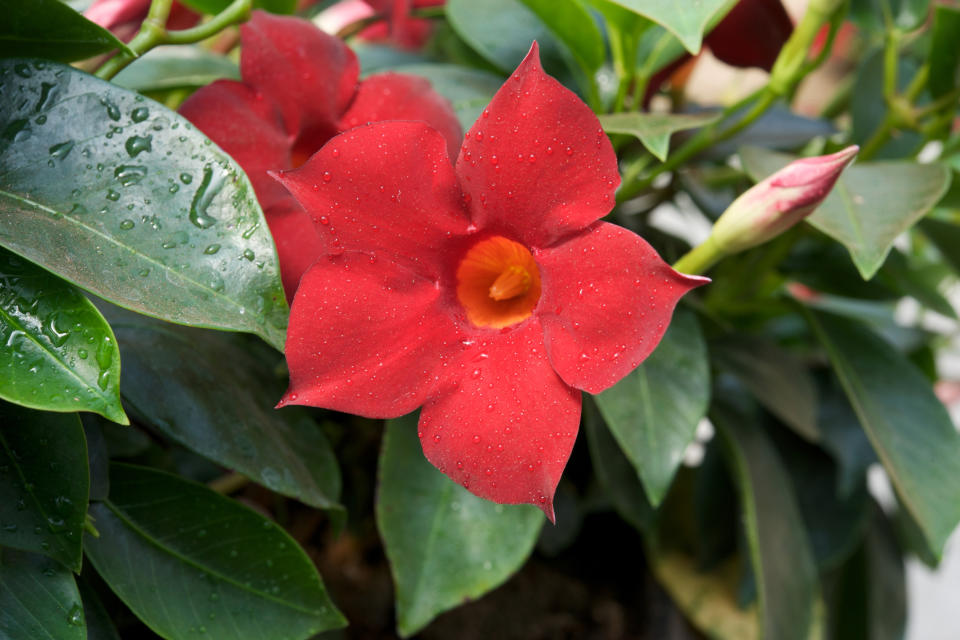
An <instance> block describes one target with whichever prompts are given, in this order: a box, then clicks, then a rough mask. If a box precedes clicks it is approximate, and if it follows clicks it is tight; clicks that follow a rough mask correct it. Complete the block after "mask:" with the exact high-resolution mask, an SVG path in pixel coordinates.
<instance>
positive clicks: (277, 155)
mask: <svg viewBox="0 0 960 640" xmlns="http://www.w3.org/2000/svg"><path fill="white" fill-rule="evenodd" d="M241 43H242V47H243V48H242V53H241V57H240V73H241V75H242V77H243V81H242V82H236V81H233V80H218V81H217V82H214V83H213V84H211V85H209V86H206V87H203V88H202V89H200V90H199V91H197V92H196V93H195V94H193V95H192V96H191V97H190V98H189V99H188V100H187V101H186V102H184V103H183V106H181V107H180V112H181V113H182V114H183V115H184V116H186V117H187V118H188V119H189V120H190V121H191V122H193V123H194V124H195V125H196V126H197V128H199V129H200V130H201V131H203V132H204V133H205V134H207V136H209V137H210V138H211V139H212V140H213V141H214V142H216V143H217V144H218V145H220V147H221V148H223V150H224V151H226V152H227V153H229V154H230V155H231V156H232V157H233V158H234V159H235V160H236V161H237V162H239V163H240V166H242V167H243V169H244V171H246V173H247V175H248V176H249V177H250V181H251V182H252V183H253V188H254V190H255V191H256V193H257V199H258V200H259V201H260V206H261V207H263V210H264V213H265V214H266V217H267V223H268V224H269V225H270V231H271V232H272V233H273V237H274V240H275V241H276V243H277V251H278V253H279V255H280V269H281V272H282V276H283V285H284V289H285V290H286V292H287V297H288V298H292V297H293V292H294V291H295V290H296V288H297V283H298V282H299V281H300V276H301V275H302V274H303V272H304V271H306V270H307V268H308V267H309V266H310V265H311V264H312V263H313V261H314V260H316V259H317V257H318V256H319V255H321V254H322V253H324V251H325V249H324V243H323V241H322V240H321V238H320V237H319V236H318V235H317V232H316V230H315V229H314V226H313V224H312V223H311V222H310V218H309V216H307V215H305V214H304V212H303V209H302V208H301V207H300V205H299V204H298V203H297V202H296V200H294V199H293V198H292V197H291V196H290V195H289V194H288V193H287V192H286V190H284V188H283V187H282V186H280V185H279V184H277V183H276V182H275V181H274V180H272V179H271V178H270V177H269V176H268V175H267V172H268V171H273V170H276V171H279V170H283V169H291V168H293V167H297V166H299V165H301V164H303V162H304V161H306V159H307V158H309V157H310V155H311V154H312V153H313V152H315V151H316V150H317V149H319V148H320V147H321V146H323V144H324V143H325V142H327V140H329V139H330V138H331V137H333V136H335V135H336V134H338V133H340V132H341V131H344V130H346V129H350V128H352V127H355V126H357V125H360V124H365V123H367V122H375V121H379V120H423V121H426V122H428V123H430V124H431V125H432V126H433V127H435V128H436V129H437V130H438V131H440V132H441V134H442V135H443V136H444V137H445V139H446V141H447V145H448V146H449V149H450V151H451V153H454V152H455V151H456V149H457V148H458V146H459V144H460V140H461V137H462V136H461V131H460V124H459V122H457V119H456V116H455V114H454V113H453V109H452V107H451V106H450V103H449V102H448V101H447V100H446V99H445V98H443V97H442V96H440V94H438V93H436V92H435V91H434V90H433V89H432V88H431V87H430V83H429V82H427V81H426V80H425V79H423V78H419V77H416V76H410V75H405V74H399V73H378V74H374V75H371V76H369V77H367V78H366V79H365V80H363V81H362V82H358V78H359V72H360V69H359V65H358V63H357V57H356V56H355V55H354V53H353V52H352V51H351V50H350V49H349V48H348V47H347V46H346V45H345V44H343V42H342V41H341V40H339V39H338V38H335V37H333V36H330V35H327V34H325V33H323V32H322V31H320V30H319V29H317V28H316V27H314V26H313V25H312V24H310V23H309V22H307V21H305V20H300V19H297V18H284V17H279V16H274V15H270V14H268V13H264V12H262V11H254V12H253V17H252V18H251V19H250V21H249V22H247V23H246V24H244V25H243V26H242V27H241ZM319 179H320V180H321V181H322V177H321V178H319Z"/></svg>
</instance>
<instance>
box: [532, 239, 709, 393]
mask: <svg viewBox="0 0 960 640" xmlns="http://www.w3.org/2000/svg"><path fill="white" fill-rule="evenodd" d="M536 259H537V263H538V264H539V265H540V277H541V281H542V286H543V294H542V297H541V299H540V311H539V314H540V321H541V322H542V323H543V328H544V335H545V336H546V342H547V354H548V355H549V356H550V362H551V363H552V364H553V367H554V368H555V369H556V370H557V373H559V374H560V377H561V378H563V380H564V381H565V382H566V383H567V384H569V385H570V386H572V387H576V388H577V389H583V390H584V391H588V392H590V393H599V392H601V391H603V390H604V389H606V388H608V387H610V386H612V385H613V384H615V383H616V382H618V381H619V380H620V379H621V378H623V377H624V376H625V375H627V374H628V373H630V372H631V371H632V370H633V369H634V368H635V367H636V366H637V365H639V364H640V363H641V362H643V360H644V358H646V357H647V356H648V355H650V352H652V351H653V349H654V348H655V347H656V346H657V343H658V342H660V338H661V337H663V333H664V332H665V331H666V329H667V324H669V322H670V316H671V315H672V314H673V308H674V307H675V306H676V304H677V301H678V300H679V299H680V297H681V296H682V295H683V294H685V293H686V292H687V291H689V290H690V289H693V288H694V287H698V286H700V285H702V284H705V283H707V282H709V280H708V279H707V278H700V277H697V276H686V275H683V274H681V273H677V272H676V271H674V270H673V269H671V268H670V267H669V266H668V265H667V263H665V262H664V261H663V260H661V259H660V256H658V255H657V252H656V251H654V250H653V248H652V247H651V246H650V245H649V244H647V242H646V241H645V240H644V239H643V238H641V237H640V236H638V235H637V234H635V233H633V232H632V231H628V230H627V229H624V228H622V227H618V226H616V225H613V224H607V223H605V222H601V223H599V224H597V225H595V226H593V227H591V228H590V229H588V230H587V231H586V232H585V233H581V234H578V235H576V236H574V237H572V238H570V239H569V240H568V241H566V242H564V243H563V244H560V245H558V246H556V247H552V248H550V249H548V250H545V251H543V252H542V253H540V254H539V255H537V258H536Z"/></svg>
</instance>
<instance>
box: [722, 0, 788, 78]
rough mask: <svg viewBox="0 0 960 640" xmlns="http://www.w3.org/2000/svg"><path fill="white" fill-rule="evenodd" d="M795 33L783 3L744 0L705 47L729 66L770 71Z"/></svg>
mask: <svg viewBox="0 0 960 640" xmlns="http://www.w3.org/2000/svg"><path fill="white" fill-rule="evenodd" d="M792 33H793V22H792V21H791V20H790V16H789V15H787V12H786V10H785V9H784V8H783V5H782V4H781V3H780V0H740V2H738V3H737V4H736V5H735V6H734V7H733V9H731V10H730V13H728V14H727V15H726V17H725V18H724V19H723V20H721V21H720V24H718V25H717V26H716V27H715V28H714V30H713V31H711V32H710V35H708V36H707V37H706V39H705V44H706V45H707V46H708V47H710V50H711V51H712V52H713V55H715V56H717V58H719V59H720V60H723V61H724V62H726V63H727V64H730V65H733V66H735V67H760V68H761V69H766V70H767V71H769V70H770V69H772V68H773V63H774V62H775V61H776V59H777V56H778V55H779V54H780V49H781V48H782V47H783V45H784V43H785V42H786V41H787V39H789V38H790V34H792Z"/></svg>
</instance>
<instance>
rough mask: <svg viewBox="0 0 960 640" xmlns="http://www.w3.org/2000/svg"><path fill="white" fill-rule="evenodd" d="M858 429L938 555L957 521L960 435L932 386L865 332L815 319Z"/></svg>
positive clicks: (831, 320) (823, 316) (842, 322)
mask: <svg viewBox="0 0 960 640" xmlns="http://www.w3.org/2000/svg"><path fill="white" fill-rule="evenodd" d="M808 318H809V320H810V324H811V326H812V327H813V329H814V331H815V332H816V334H817V337H818V338H819V339H820V342H821V343H823V345H824V347H825V348H826V350H827V354H828V355H829V356H830V361H831V363H832V364H833V368H834V370H835V371H836V374H837V377H838V378H839V379H840V382H841V384H842V385H843V388H844V390H845V391H846V393H847V397H848V398H849V399H850V403H851V404H852V405H853V408H854V410H855V411H856V413H857V417H858V418H859V419H860V424H861V425H862V426H863V429H864V430H865V431H866V433H867V435H868V436H869V438H870V441H871V442H872V443H873V447H874V449H875V450H876V452H877V455H878V456H879V457H880V461H881V462H882V463H883V466H884V467H885V468H886V470H887V473H888V474H889V475H890V480H891V481H892V483H893V485H894V487H895V488H896V489H897V492H898V493H899V495H900V497H901V498H902V500H903V502H904V504H905V506H906V507H907V509H909V510H910V513H911V514H912V515H913V516H914V518H915V519H916V520H917V523H918V524H919V526H920V528H921V530H922V531H923V533H924V536H925V537H926V539H927V541H928V542H929V543H930V546H931V548H932V549H933V550H934V552H935V553H936V555H937V556H939V555H940V553H941V552H942V550H943V545H944V543H945V542H946V539H947V537H948V536H949V535H950V533H951V532H952V531H953V529H954V527H956V525H957V522H958V521H960V481H958V480H957V479H958V478H960V434H958V433H957V431H956V429H954V427H953V424H952V423H951V421H950V416H949V415H948V414H947V411H946V409H945V408H944V406H943V405H942V404H941V403H940V401H939V400H937V397H936V396H935V395H934V394H933V390H932V389H931V386H930V382H929V381H928V380H927V379H926V378H925V377H924V376H923V374H922V373H920V372H919V371H918V370H917V369H916V368H915V367H914V366H913V364H911V363H910V362H909V361H908V360H907V359H906V358H904V357H903V356H902V355H901V354H900V353H898V352H897V351H895V350H894V349H893V348H892V347H891V346H890V345H889V344H888V343H886V342H885V341H884V340H882V339H881V338H878V337H877V336H876V335H874V334H873V333H872V332H871V331H870V330H869V329H867V328H866V327H865V326H863V325H861V324H858V323H856V322H854V321H851V320H847V319H845V318H840V317H837V316H831V315H828V314H823V313H818V312H810V313H809V314H808Z"/></svg>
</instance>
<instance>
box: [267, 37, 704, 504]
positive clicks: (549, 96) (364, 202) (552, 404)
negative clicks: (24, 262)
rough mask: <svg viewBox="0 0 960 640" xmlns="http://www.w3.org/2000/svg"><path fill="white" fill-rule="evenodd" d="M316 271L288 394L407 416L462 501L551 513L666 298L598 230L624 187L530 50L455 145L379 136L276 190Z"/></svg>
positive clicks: (585, 113)
mask: <svg viewBox="0 0 960 640" xmlns="http://www.w3.org/2000/svg"><path fill="white" fill-rule="evenodd" d="M275 175H276V177H277V179H278V180H279V181H280V182H282V183H283V185H284V186H285V187H287V188H288V189H289V190H290V192H291V193H292V194H293V195H294V196H295V197H296V198H297V199H298V200H299V201H300V202H301V203H302V204H303V206H304V207H305V208H306V210H307V211H309V212H310V215H311V216H312V217H313V220H314V221H315V222H316V224H317V226H318V228H319V229H321V230H322V232H323V234H324V236H325V239H326V242H327V245H328V247H329V249H330V252H331V255H329V256H328V257H327V258H324V259H321V260H318V261H317V262H316V263H315V264H314V265H313V266H312V267H311V268H310V270H309V271H307V273H306V274H305V275H304V276H303V280H302V281H301V283H300V288H299V289H298V290H297V295H296V298H295V299H294V301H293V308H292V312H291V316H290V326H289V332H288V335H287V344H286V352H287V354H286V355H287V363H288V365H289V368H290V379H291V383H290V389H289V390H288V392H287V394H286V395H285V396H284V397H283V399H282V400H281V401H280V404H279V405H278V406H283V405H287V404H306V405H312V406H319V407H326V408H330V409H336V410H340V411H347V412H351V413H355V414H359V415H364V416H369V417H373V418H390V417H396V416H400V415H403V414H406V413H408V412H410V411H413V410H414V409H416V408H417V407H420V406H422V407H423V409H422V411H421V413H420V425H419V430H420V439H421V442H422V444H423V449H424V453H425V454H426V457H427V458H428V459H429V460H430V462H432V463H433V464H434V465H436V466H437V467H438V468H439V469H440V470H441V471H443V472H444V473H446V474H447V475H448V476H450V477H451V478H453V479H454V480H455V481H457V482H459V483H461V484H462V485H463V486H465V487H467V488H468V489H469V490H470V491H472V492H473V493H475V494H477V495H479V496H482V497H484V498H488V499H491V500H494V501H496V502H500V503H532V504H535V505H537V506H539V507H540V508H541V509H543V511H544V512H545V513H546V514H547V516H548V517H550V518H551V519H552V518H553V506H552V497H553V493H554V490H555V488H556V485H557V482H558V481H559V479H560V474H561V472H562V471H563V468H564V466H565V464H566V462H567V458H568V457H569V455H570V451H571V449H572V447H573V443H574V439H575V437H576V435H577V428H578V425H579V420H580V391H579V390H581V389H582V390H585V391H588V392H591V393H597V392H599V391H602V390H604V389H606V388H607V387H609V386H611V385H613V384H614V383H616V382H617V381H618V380H620V379H621V378H622V377H623V376H625V375H626V374H627V373H629V372H630V371H631V370H632V369H633V368H634V367H636V366H637V365H638V364H640V362H641V361H643V359H644V358H646V356H647V355H648V354H649V353H650V352H651V351H652V350H653V349H654V347H655V346H656V345H657V342H658V341H659V340H660V338H661V336H662V335H663V332H664V331H665V330H666V327H667V323H668V322H669V320H670V316H671V314H672V312H673V308H674V306H675V304H676V302H677V300H678V299H679V297H680V296H681V295H683V294H684V293H685V292H686V291H688V290H689V289H691V288H693V287H696V286H698V285H700V284H703V283H704V282H706V279H704V278H695V277H688V276H684V275H682V274H679V273H677V272H675V271H674V270H673V269H671V268H670V267H669V266H667V265H666V264H665V263H664V262H663V261H662V260H661V259H660V258H659V256H657V254H656V252H655V251H654V250H653V249H652V248H651V247H650V246H649V245H648V244H647V243H646V242H645V241H644V240H643V239H641V238H640V237H639V236H637V235H635V234H634V233H632V232H630V231H627V230H626V229H623V228H621V227H619V226H616V225H612V224H607V223H605V222H598V220H599V218H601V217H602V216H604V215H605V214H606V213H608V212H609V211H610V208H611V206H612V205H613V202H614V198H613V196H614V190H615V188H616V186H617V184H618V183H619V176H618V174H617V160H616V157H615V155H614V152H613V148H612V147H611V145H610V142H609V140H608V139H607V137H606V135H604V133H603V130H602V129H601V128H600V123H599V122H598V121H597V118H596V116H594V114H593V112H591V111H590V109H589V108H587V106H586V105H584V104H583V103H582V102H581V101H580V100H579V99H578V98H577V97H576V96H575V95H574V94H573V93H571V92H570V91H569V90H567V89H565V88H564V87H563V86H562V85H560V84H559V83H558V82H557V81H556V80H554V79H553V78H551V77H549V76H547V75H546V74H545V73H544V72H543V69H542V67H541V66H540V59H539V56H538V53H537V47H536V44H534V46H533V48H532V49H531V50H530V53H529V55H528V56H527V58H526V59H525V60H524V61H523V63H522V64H521V65H520V67H519V68H518V69H517V71H516V72H515V73H514V75H513V76H512V78H511V79H509V80H508V81H507V83H506V84H505V85H504V86H503V87H502V88H501V89H500V90H499V91H498V92H497V94H496V96H494V98H493V101H492V102H491V103H490V105H489V107H488V109H487V110H486V111H484V113H483V115H482V117H481V118H480V119H479V120H478V121H477V122H476V124H474V126H473V128H472V129H471V130H470V131H469V132H468V134H467V136H466V139H465V141H464V143H463V146H462V148H461V149H460V154H459V157H458V159H457V163H456V167H455V168H454V167H451V165H450V162H449V160H448V157H447V145H446V144H445V141H444V139H443V137H442V136H440V135H439V134H438V133H437V132H436V131H434V130H433V129H431V128H430V127H428V126H426V125H425V124H421V123H414V122H384V123H375V124H371V125H369V126H366V127H359V128H357V129H353V130H351V131H348V132H347V133H344V134H342V135H339V136H337V137H336V138H334V139H332V140H331V141H330V142H329V143H327V145H326V146H324V147H323V149H321V150H320V151H319V152H318V153H317V154H316V155H314V156H313V157H312V158H311V159H310V160H309V161H308V162H307V164H305V165H304V166H303V167H301V168H299V169H296V170H294V171H291V172H283V173H282V174H275Z"/></svg>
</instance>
